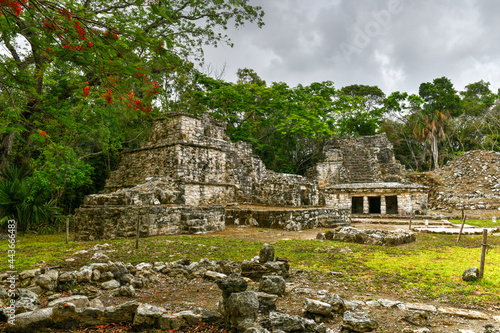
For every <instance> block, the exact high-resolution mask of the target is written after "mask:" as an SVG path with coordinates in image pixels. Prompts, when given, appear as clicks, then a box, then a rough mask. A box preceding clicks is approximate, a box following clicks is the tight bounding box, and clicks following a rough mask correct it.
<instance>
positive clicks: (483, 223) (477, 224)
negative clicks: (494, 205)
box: [450, 219, 500, 228]
mask: <svg viewBox="0 0 500 333" xmlns="http://www.w3.org/2000/svg"><path fill="white" fill-rule="evenodd" d="M450 222H452V223H456V224H462V220H450ZM465 224H468V225H473V226H475V227H484V228H497V227H500V219H499V220H498V221H497V222H493V221H492V220H465Z"/></svg>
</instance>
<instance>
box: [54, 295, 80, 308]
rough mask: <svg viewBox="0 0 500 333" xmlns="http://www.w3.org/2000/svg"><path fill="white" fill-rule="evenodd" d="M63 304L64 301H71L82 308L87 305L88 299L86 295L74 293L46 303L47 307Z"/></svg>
mask: <svg viewBox="0 0 500 333" xmlns="http://www.w3.org/2000/svg"><path fill="white" fill-rule="evenodd" d="M60 303H62V304H64V303H73V304H74V305H75V306H76V307H77V308H84V307H86V306H88V305H89V299H88V297H87V296H84V295H74V296H70V297H59V298H57V299H55V300H53V301H52V302H50V303H49V304H47V307H49V308H52V307H54V306H56V305H57V304H60Z"/></svg>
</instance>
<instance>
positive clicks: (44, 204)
mask: <svg viewBox="0 0 500 333" xmlns="http://www.w3.org/2000/svg"><path fill="white" fill-rule="evenodd" d="M29 176H30V172H29V171H28V170H27V169H26V168H23V167H17V166H15V165H11V166H7V167H6V168H5V169H4V170H2V172H1V173H0V177H1V178H2V180H1V181H0V225H1V226H2V227H4V228H5V226H6V225H7V221H8V220H15V221H16V223H17V231H21V232H27V231H30V230H39V231H41V232H42V233H50V232H54V231H55V223H56V222H57V220H58V218H60V217H61V216H60V214H59V210H58V208H57V207H56V206H55V203H54V201H52V200H50V197H48V196H47V194H46V193H44V191H43V190H42V189H33V187H32V186H30V184H29Z"/></svg>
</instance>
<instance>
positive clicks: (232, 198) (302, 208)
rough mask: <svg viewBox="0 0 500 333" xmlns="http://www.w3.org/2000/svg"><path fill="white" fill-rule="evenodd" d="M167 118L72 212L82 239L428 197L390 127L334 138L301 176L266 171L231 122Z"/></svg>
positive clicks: (336, 216) (324, 218) (308, 221)
mask: <svg viewBox="0 0 500 333" xmlns="http://www.w3.org/2000/svg"><path fill="white" fill-rule="evenodd" d="M169 118H170V119H168V120H167V119H160V120H157V121H156V122H155V124H154V129H153V131H152V134H151V136H150V139H149V141H148V142H146V143H145V144H144V145H143V146H142V147H141V148H139V149H135V150H130V151H126V152H123V153H122V156H121V163H120V166H119V168H118V169H117V170H115V171H113V172H112V173H111V175H110V177H109V179H108V180H107V182H106V186H105V189H104V191H103V193H101V194H94V195H89V196H87V197H86V198H85V200H84V205H83V206H82V207H81V208H79V209H78V210H77V212H76V214H75V225H76V237H77V239H79V240H92V239H101V238H102V239H109V238H120V237H132V236H134V235H135V234H136V228H137V224H138V223H139V225H140V233H141V235H142V236H153V235H165V234H177V233H196V232H208V231H217V230H221V229H224V227H225V225H226V224H247V225H254V226H261V227H271V228H282V229H286V230H301V229H307V228H316V227H334V226H338V225H343V224H347V223H348V219H349V215H350V213H351V212H356V209H358V206H359V202H358V201H359V199H353V198H355V197H356V198H357V197H361V198H362V200H364V201H363V203H362V205H363V208H362V211H361V212H362V213H374V212H373V211H372V208H370V207H372V206H373V207H375V204H376V203H377V199H376V198H379V199H378V200H379V201H378V205H379V208H378V210H379V211H380V212H379V213H382V214H385V213H394V214H404V213H405V212H407V211H409V210H410V208H409V207H415V206H419V207H421V208H422V209H423V208H424V207H425V206H426V204H427V201H426V192H425V188H424V187H423V186H420V185H415V184H410V183H405V182H404V178H403V167H402V166H401V165H400V164H399V163H398V162H397V161H396V160H395V159H394V154H393V152H392V145H391V144H390V142H389V141H388V140H387V138H386V137H385V136H383V135H380V136H373V137H362V138H334V139H332V140H331V141H330V142H327V143H326V144H325V149H324V162H322V163H319V164H318V165H317V166H316V167H315V168H312V169H311V170H309V172H308V175H307V177H303V176H299V175H291V174H280V173H276V172H273V171H270V170H267V169H266V167H265V165H264V163H263V162H262V161H261V160H260V159H259V158H258V157H257V156H255V155H253V153H252V149H251V146H250V145H249V144H246V143H243V142H237V143H232V142H230V140H229V138H228V137H227V136H226V134H225V124H224V123H223V122H219V121H217V120H215V119H213V118H212V117H210V116H208V115H204V116H202V117H196V116H193V115H190V114H185V113H176V114H170V115H169ZM419 186H420V187H419ZM424 194H425V195H424ZM373 198H375V199H373ZM374 200H375V201H374ZM394 202H396V203H394ZM366 205H367V206H366ZM394 205H396V206H397V209H396V210H395V211H394V212H393V210H394ZM365 206H366V207H365ZM367 207H368V208H367ZM387 207H389V208H387ZM413 209H414V210H415V208H413Z"/></svg>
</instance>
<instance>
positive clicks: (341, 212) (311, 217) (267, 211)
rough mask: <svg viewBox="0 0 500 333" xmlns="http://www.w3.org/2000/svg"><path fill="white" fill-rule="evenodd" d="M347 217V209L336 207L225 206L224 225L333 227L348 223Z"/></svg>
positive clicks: (295, 228) (294, 228) (276, 227)
mask: <svg viewBox="0 0 500 333" xmlns="http://www.w3.org/2000/svg"><path fill="white" fill-rule="evenodd" d="M348 218H349V211H348V210H345V209H337V208H305V209H304V208H297V209H279V208H265V207H262V208H260V209H259V208H256V207H252V208H251V209H249V208H248V207H247V208H244V207H231V208H226V225H250V226H255V227H261V228H273V229H284V230H303V229H314V228H319V227H323V228H333V227H336V226H339V225H346V224H348V222H347V220H348Z"/></svg>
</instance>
